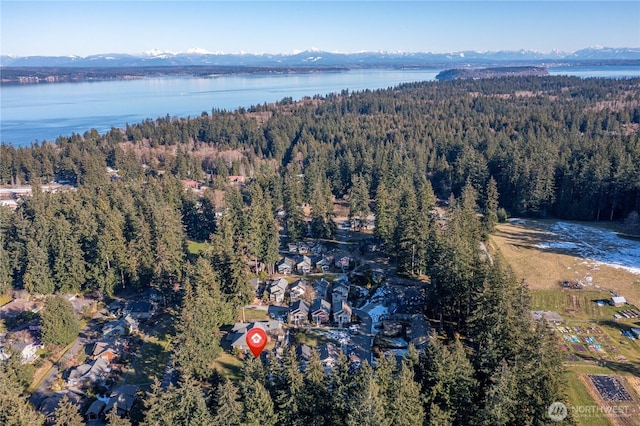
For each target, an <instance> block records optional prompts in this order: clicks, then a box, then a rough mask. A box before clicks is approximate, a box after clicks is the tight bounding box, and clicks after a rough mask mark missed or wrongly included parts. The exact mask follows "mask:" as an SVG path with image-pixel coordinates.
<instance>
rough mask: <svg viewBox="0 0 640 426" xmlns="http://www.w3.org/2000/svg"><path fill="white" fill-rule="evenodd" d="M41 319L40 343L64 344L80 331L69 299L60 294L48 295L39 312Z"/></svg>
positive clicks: (69, 341) (72, 339)
mask: <svg viewBox="0 0 640 426" xmlns="http://www.w3.org/2000/svg"><path fill="white" fill-rule="evenodd" d="M40 317H41V319H42V331H41V333H42V343H44V344H46V345H56V346H66V345H68V344H69V343H71V342H73V341H74V340H75V339H76V337H78V333H79V332H80V323H79V322H78V319H77V318H76V313H75V311H74V309H73V306H72V305H71V303H70V302H69V301H67V300H66V299H64V298H63V297H62V296H60V295H55V296H49V297H47V300H46V301H45V302H44V307H43V309H42V312H41V313H40Z"/></svg>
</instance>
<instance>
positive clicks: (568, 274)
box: [491, 219, 640, 305]
mask: <svg viewBox="0 0 640 426" xmlns="http://www.w3.org/2000/svg"><path fill="white" fill-rule="evenodd" d="M491 241H492V243H493V245H494V246H495V247H496V248H497V249H498V250H499V252H500V253H501V255H502V256H503V257H504V258H505V259H506V261H507V263H508V264H509V265H510V266H511V268H512V269H513V271H514V273H515V274H516V276H517V277H518V278H524V279H525V280H526V281H527V283H528V284H529V287H530V288H531V289H532V290H551V289H557V288H559V287H560V285H561V283H562V282H563V281H572V282H574V281H577V280H579V281H580V282H581V283H583V284H584V285H585V289H589V290H606V291H614V292H616V293H617V294H620V295H623V296H625V297H626V298H627V300H628V301H630V302H631V303H633V304H635V305H640V241H638V240H634V239H627V238H623V237H620V236H618V234H616V233H615V232H614V231H612V230H611V229H609V228H607V227H605V226H600V225H588V224H576V223H572V222H562V221H552V220H529V219H526V220H524V219H517V220H512V221H510V222H509V223H504V224H500V225H498V227H497V231H496V233H495V234H494V235H492V237H491Z"/></svg>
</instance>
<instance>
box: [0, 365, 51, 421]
mask: <svg viewBox="0 0 640 426" xmlns="http://www.w3.org/2000/svg"><path fill="white" fill-rule="evenodd" d="M0 424H2V425H6V426H34V425H42V424H44V419H43V418H42V416H41V415H40V414H38V413H36V411H35V410H34V409H33V407H32V406H31V404H30V403H29V401H28V400H27V398H26V395H24V393H23V388H22V386H21V385H20V384H19V383H18V382H17V381H16V380H15V378H13V377H11V375H9V374H8V372H7V371H6V370H5V369H4V368H0Z"/></svg>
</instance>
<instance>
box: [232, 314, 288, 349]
mask: <svg viewBox="0 0 640 426" xmlns="http://www.w3.org/2000/svg"><path fill="white" fill-rule="evenodd" d="M254 327H258V328H261V329H263V330H264V331H265V332H266V333H267V336H269V337H271V338H272V339H275V340H278V341H281V340H283V338H284V331H283V330H282V321H255V322H250V323H243V322H239V323H236V324H235V325H234V326H233V328H232V329H231V331H230V332H229V333H228V334H227V336H226V337H225V340H227V341H228V342H231V347H232V348H234V349H238V350H241V351H248V350H249V345H247V332H249V330H251V329H252V328H254Z"/></svg>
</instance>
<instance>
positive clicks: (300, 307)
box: [289, 300, 309, 325]
mask: <svg viewBox="0 0 640 426" xmlns="http://www.w3.org/2000/svg"><path fill="white" fill-rule="evenodd" d="M308 320H309V304H308V303H307V302H305V301H304V300H298V301H297V302H295V303H293V304H292V305H291V306H290V307H289V323H290V324H296V325H299V324H305V323H306V322H307V321H308Z"/></svg>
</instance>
